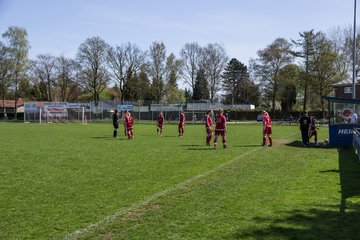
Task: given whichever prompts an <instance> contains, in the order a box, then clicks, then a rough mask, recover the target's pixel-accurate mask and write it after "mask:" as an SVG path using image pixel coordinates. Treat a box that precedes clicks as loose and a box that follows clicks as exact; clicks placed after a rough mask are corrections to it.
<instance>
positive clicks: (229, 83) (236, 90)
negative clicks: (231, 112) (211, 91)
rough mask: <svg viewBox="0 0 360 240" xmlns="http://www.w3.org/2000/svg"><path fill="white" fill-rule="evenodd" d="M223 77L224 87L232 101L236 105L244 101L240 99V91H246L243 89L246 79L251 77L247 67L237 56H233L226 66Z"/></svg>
mask: <svg viewBox="0 0 360 240" xmlns="http://www.w3.org/2000/svg"><path fill="white" fill-rule="evenodd" d="M222 78H223V89H224V91H225V94H226V95H227V96H229V97H230V103H231V104H233V105H234V103H235V101H236V102H239V103H241V102H243V101H241V100H240V98H241V96H240V93H241V92H244V90H245V89H243V88H244V87H245V86H246V85H245V81H247V79H249V74H248V72H247V67H246V66H245V64H243V63H241V62H240V61H239V60H237V59H236V58H232V59H231V60H230V62H229V63H228V64H227V66H226V67H225V70H224V73H223V75H222Z"/></svg>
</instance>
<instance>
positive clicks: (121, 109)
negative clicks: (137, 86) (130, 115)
mask: <svg viewBox="0 0 360 240" xmlns="http://www.w3.org/2000/svg"><path fill="white" fill-rule="evenodd" d="M117 109H118V110H119V111H125V110H128V111H132V110H133V105H118V107H117Z"/></svg>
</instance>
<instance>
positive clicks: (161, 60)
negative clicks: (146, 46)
mask: <svg viewBox="0 0 360 240" xmlns="http://www.w3.org/2000/svg"><path fill="white" fill-rule="evenodd" d="M149 70H150V76H151V78H152V91H153V95H154V100H155V101H157V102H160V101H161V100H162V98H163V96H164V94H165V84H164V74H165V73H166V48H165V45H164V43H162V42H154V43H153V44H152V45H151V47H150V62H149Z"/></svg>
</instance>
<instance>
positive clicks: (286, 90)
mask: <svg viewBox="0 0 360 240" xmlns="http://www.w3.org/2000/svg"><path fill="white" fill-rule="evenodd" d="M278 78H279V85H280V89H279V101H280V105H281V110H282V111H283V112H284V113H286V112H290V111H292V108H293V106H294V105H295V104H296V97H297V89H296V86H297V82H298V80H299V67H298V66H297V65H295V64H289V65H286V66H285V67H283V68H282V69H280V71H279V76H278Z"/></svg>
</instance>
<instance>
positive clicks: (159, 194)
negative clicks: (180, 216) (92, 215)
mask: <svg viewBox="0 0 360 240" xmlns="http://www.w3.org/2000/svg"><path fill="white" fill-rule="evenodd" d="M293 135H295V133H293V134H290V135H288V136H287V137H285V138H289V137H291V136H293ZM262 149H264V148H263V147H260V146H259V147H258V148H255V149H253V150H251V151H249V152H246V153H244V154H242V155H239V156H237V157H235V158H233V159H232V160H230V161H228V162H225V163H223V164H220V165H219V166H217V167H215V168H213V169H210V170H209V171H207V172H204V173H202V174H199V175H196V176H194V177H192V178H189V179H187V180H185V181H183V182H181V183H179V184H177V185H175V186H170V187H168V188H166V189H165V190H163V191H160V192H157V193H155V194H153V195H151V196H148V197H146V198H144V199H143V200H141V201H139V202H136V203H134V204H133V205H131V206H129V207H126V208H121V209H119V210H118V211H116V212H115V213H114V214H112V215H109V216H107V217H105V218H103V219H102V220H100V221H98V222H96V223H93V224H90V225H88V226H87V227H85V228H81V229H78V230H76V231H74V232H72V233H70V234H68V235H66V236H65V237H64V240H70V239H71V240H73V239H77V238H79V237H81V236H82V235H85V234H87V233H89V232H90V231H92V230H95V229H97V228H99V227H100V226H103V225H106V224H108V223H111V222H113V221H114V220H116V219H117V218H119V217H120V216H122V215H123V214H125V213H127V212H130V211H132V210H134V209H137V208H139V207H141V206H146V205H147V204H148V203H150V202H151V201H153V200H155V199H157V198H159V197H162V196H165V195H167V194H169V193H171V192H173V191H175V190H177V189H180V188H182V187H184V186H186V185H188V184H190V183H192V182H194V181H196V180H197V179H200V178H203V177H205V176H208V175H210V174H212V173H214V172H216V171H218V170H219V169H222V168H224V167H225V166H227V165H230V164H231V163H233V162H235V161H237V160H239V159H241V158H243V157H245V156H247V155H249V154H252V153H254V152H256V151H259V150H262Z"/></svg>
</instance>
